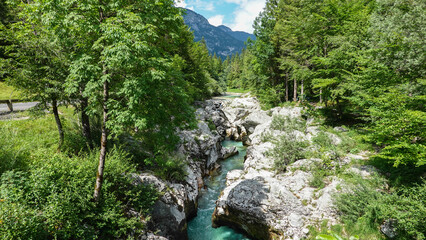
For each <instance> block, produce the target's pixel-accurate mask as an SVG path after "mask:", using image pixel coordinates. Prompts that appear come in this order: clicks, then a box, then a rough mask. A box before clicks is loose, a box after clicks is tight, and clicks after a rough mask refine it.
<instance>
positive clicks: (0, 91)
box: [0, 82, 20, 100]
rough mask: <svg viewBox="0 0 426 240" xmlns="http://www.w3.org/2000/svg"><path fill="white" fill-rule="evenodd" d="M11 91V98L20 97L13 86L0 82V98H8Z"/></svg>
mask: <svg viewBox="0 0 426 240" xmlns="http://www.w3.org/2000/svg"><path fill="white" fill-rule="evenodd" d="M11 93H12V99H20V92H19V91H17V90H15V89H14V88H13V87H11V86H8V85H6V83H4V82H0V100H9V99H10V98H11V97H10V94H11Z"/></svg>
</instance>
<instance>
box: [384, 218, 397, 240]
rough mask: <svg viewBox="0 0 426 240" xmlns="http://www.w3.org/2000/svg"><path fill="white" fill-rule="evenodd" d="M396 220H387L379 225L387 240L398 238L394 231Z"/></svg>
mask: <svg viewBox="0 0 426 240" xmlns="http://www.w3.org/2000/svg"><path fill="white" fill-rule="evenodd" d="M396 223H397V222H396V220H394V219H388V220H386V221H385V222H384V223H383V224H382V225H380V231H381V232H382V233H383V234H384V235H385V236H386V237H388V238H390V239H394V238H396V237H397V236H398V233H397V231H396Z"/></svg>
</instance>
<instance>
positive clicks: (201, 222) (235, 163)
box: [188, 140, 249, 240]
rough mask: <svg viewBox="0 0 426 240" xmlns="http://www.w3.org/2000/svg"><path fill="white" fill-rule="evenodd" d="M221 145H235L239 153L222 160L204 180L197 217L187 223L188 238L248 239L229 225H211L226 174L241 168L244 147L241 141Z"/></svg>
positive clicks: (199, 239)
mask: <svg viewBox="0 0 426 240" xmlns="http://www.w3.org/2000/svg"><path fill="white" fill-rule="evenodd" d="M222 146H223V147H232V146H235V147H237V149H238V152H239V154H238V155H235V156H233V157H230V158H228V159H226V160H224V161H222V162H220V164H221V169H220V170H219V171H218V172H217V173H216V174H214V175H213V176H210V177H208V178H207V179H206V180H205V185H206V188H205V189H202V190H201V193H200V198H199V200H198V211H197V217H195V218H194V219H192V220H191V221H190V222H189V223H188V237H189V239H190V240H249V238H247V237H245V236H244V235H242V234H241V233H238V232H236V231H235V230H233V229H232V228H229V227H219V228H213V227H212V214H213V211H214V209H215V207H216V200H217V199H218V198H219V195H220V193H221V192H222V190H223V189H224V188H225V185H226V174H227V173H228V171H231V170H234V169H243V167H244V156H245V155H246V147H244V146H243V144H242V143H241V142H235V141H230V140H225V141H223V142H222Z"/></svg>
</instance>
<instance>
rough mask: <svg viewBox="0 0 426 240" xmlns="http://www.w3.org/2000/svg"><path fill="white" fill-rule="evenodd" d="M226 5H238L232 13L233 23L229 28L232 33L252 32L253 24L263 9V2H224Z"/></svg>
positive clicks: (237, 0) (234, 0) (261, 0)
mask: <svg viewBox="0 0 426 240" xmlns="http://www.w3.org/2000/svg"><path fill="white" fill-rule="evenodd" d="M225 1H226V2H228V3H236V4H238V5H239V7H238V8H237V10H235V12H234V20H233V23H231V24H230V26H229V27H230V28H231V29H232V30H234V31H245V32H249V33H252V32H253V26H252V25H253V22H254V20H255V19H256V17H257V16H258V15H259V13H260V12H261V11H262V10H263V8H264V7H265V0H225Z"/></svg>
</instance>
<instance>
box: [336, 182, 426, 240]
mask: <svg viewBox="0 0 426 240" xmlns="http://www.w3.org/2000/svg"><path fill="white" fill-rule="evenodd" d="M336 206H337V208H338V209H339V211H340V212H341V214H342V215H341V216H342V220H343V221H344V222H345V223H346V225H347V226H348V227H349V228H350V230H352V231H354V232H357V233H359V234H360V235H368V234H372V233H374V232H377V229H378V227H379V225H381V224H382V223H383V222H384V221H385V220H388V219H395V220H396V222H397V226H396V227H397V231H398V235H399V237H400V238H401V239H410V238H413V239H425V234H426V226H425V225H424V223H425V222H426V181H423V182H422V183H421V184H417V185H414V186H413V187H404V188H402V189H401V190H399V191H396V192H393V193H390V194H387V193H386V192H384V191H380V190H378V189H377V184H371V183H368V182H365V180H364V182H361V181H358V183H357V184H355V185H354V186H353V187H352V188H351V189H350V192H348V193H345V194H342V195H340V196H338V197H337V198H336Z"/></svg>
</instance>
